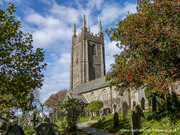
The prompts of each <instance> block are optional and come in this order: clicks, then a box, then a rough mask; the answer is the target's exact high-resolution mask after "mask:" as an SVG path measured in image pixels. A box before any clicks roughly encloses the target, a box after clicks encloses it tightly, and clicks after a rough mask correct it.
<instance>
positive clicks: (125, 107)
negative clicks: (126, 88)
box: [122, 102, 128, 118]
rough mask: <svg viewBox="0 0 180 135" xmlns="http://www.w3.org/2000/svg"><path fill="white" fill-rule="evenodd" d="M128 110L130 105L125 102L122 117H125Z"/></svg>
mask: <svg viewBox="0 0 180 135" xmlns="http://www.w3.org/2000/svg"><path fill="white" fill-rule="evenodd" d="M127 111H128V105H127V103H126V102H124V103H123V105H122V118H125V117H126V116H127Z"/></svg>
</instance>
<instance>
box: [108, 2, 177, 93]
mask: <svg viewBox="0 0 180 135" xmlns="http://www.w3.org/2000/svg"><path fill="white" fill-rule="evenodd" d="M179 9H180V3H179V1H178V0H140V1H139V2H138V4H137V13H134V14H130V13H128V14H127V16H126V18H125V19H124V20H121V21H120V22H119V23H118V24H117V28H111V29H110V30H107V32H108V34H110V39H111V41H119V43H118V44H117V45H118V46H119V48H120V49H122V50H123V51H122V52H121V53H120V54H119V55H115V64H112V67H111V71H110V72H109V73H108V75H107V77H106V78H107V79H108V80H110V79H111V80H112V81H111V84H110V85H114V86H116V87H117V89H118V90H128V89H129V88H131V89H138V88H139V87H141V86H148V85H149V86H151V87H152V90H151V92H152V93H156V94H158V95H163V94H165V93H167V91H168V90H169V87H170V85H171V84H172V82H174V81H175V80H176V79H177V78H179V77H180V48H179V47H180V39H179V37H180V35H179V34H180V32H179V20H180V16H179Z"/></svg>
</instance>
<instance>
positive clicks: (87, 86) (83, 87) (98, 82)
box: [71, 76, 110, 94]
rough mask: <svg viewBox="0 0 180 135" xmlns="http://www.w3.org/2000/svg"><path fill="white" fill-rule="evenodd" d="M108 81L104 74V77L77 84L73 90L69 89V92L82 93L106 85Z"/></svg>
mask: <svg viewBox="0 0 180 135" xmlns="http://www.w3.org/2000/svg"><path fill="white" fill-rule="evenodd" d="M109 83H110V81H106V76H104V77H101V78H98V79H95V80H92V81H89V82H86V83H83V84H80V85H78V86H77V87H76V88H75V89H74V90H72V91H71V93H72V94H82V93H85V92H89V91H93V90H96V89H100V88H104V87H107V86H108V84H109Z"/></svg>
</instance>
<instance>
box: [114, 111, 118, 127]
mask: <svg viewBox="0 0 180 135" xmlns="http://www.w3.org/2000/svg"><path fill="white" fill-rule="evenodd" d="M113 121H114V128H115V127H117V126H118V125H119V116H118V113H117V112H115V113H114V119H113Z"/></svg>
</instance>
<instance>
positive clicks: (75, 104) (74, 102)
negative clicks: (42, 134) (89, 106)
mask: <svg viewBox="0 0 180 135" xmlns="http://www.w3.org/2000/svg"><path fill="white" fill-rule="evenodd" d="M84 107H85V103H84V102H82V101H81V100H79V99H70V98H69V97H68V100H66V101H65V103H64V104H63V105H62V109H64V110H65V119H66V121H67V123H68V127H67V132H71V133H72V132H73V133H76V130H77V128H76V124H77V122H78V120H79V118H80V115H81V113H82V111H83V108H84Z"/></svg>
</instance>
